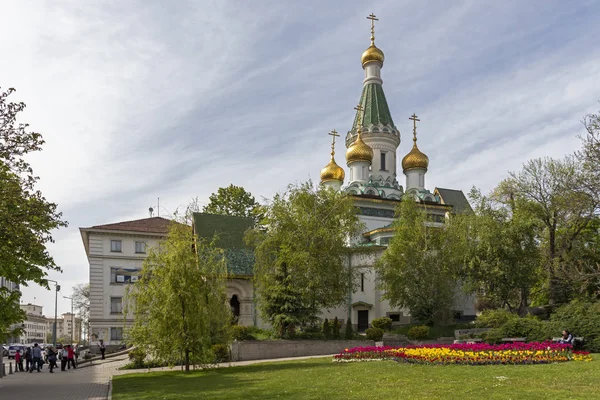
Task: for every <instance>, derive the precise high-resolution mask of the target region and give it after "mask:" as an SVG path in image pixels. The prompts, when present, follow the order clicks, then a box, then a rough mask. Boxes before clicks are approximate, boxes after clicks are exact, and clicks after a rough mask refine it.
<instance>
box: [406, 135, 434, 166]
mask: <svg viewBox="0 0 600 400" xmlns="http://www.w3.org/2000/svg"><path fill="white" fill-rule="evenodd" d="M427 167H429V157H427V155H426V154H425V153H423V152H421V150H419V148H418V147H417V141H416V140H415V141H414V144H413V148H412V150H411V151H410V153H408V154H407V155H405V156H404V158H403V159H402V170H404V171H406V170H409V169H413V168H422V169H425V170H426V169H427Z"/></svg>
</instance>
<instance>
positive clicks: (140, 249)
mask: <svg viewBox="0 0 600 400" xmlns="http://www.w3.org/2000/svg"><path fill="white" fill-rule="evenodd" d="M135 252H136V253H138V254H140V253H145V252H146V242H135Z"/></svg>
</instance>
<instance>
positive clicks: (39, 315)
mask: <svg viewBox="0 0 600 400" xmlns="http://www.w3.org/2000/svg"><path fill="white" fill-rule="evenodd" d="M21 310H23V311H25V313H27V319H25V321H23V323H22V328H23V333H22V334H21V336H20V337H19V339H18V342H19V343H23V344H30V343H45V342H46V335H47V334H48V325H47V323H46V317H44V314H43V312H42V311H43V307H42V306H38V305H36V304H31V303H28V304H21Z"/></svg>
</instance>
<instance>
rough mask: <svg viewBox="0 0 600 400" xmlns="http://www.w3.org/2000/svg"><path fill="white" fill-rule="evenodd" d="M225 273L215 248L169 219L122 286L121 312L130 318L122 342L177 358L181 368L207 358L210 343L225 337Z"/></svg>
mask: <svg viewBox="0 0 600 400" xmlns="http://www.w3.org/2000/svg"><path fill="white" fill-rule="evenodd" d="M192 245H194V246H195V247H193V246H192ZM194 248H195V250H196V252H194V251H192V249H194ZM225 277H226V266H225V260H224V258H223V256H222V252H221V250H219V249H216V248H215V247H214V246H213V245H212V244H211V243H208V242H207V241H206V240H203V239H200V238H194V236H193V235H192V231H191V228H190V227H189V226H186V225H183V224H178V223H173V224H171V227H170V231H169V234H168V237H167V238H166V239H165V240H164V241H163V242H162V243H161V245H160V246H156V247H152V248H150V249H149V252H148V256H147V258H146V259H145V260H144V264H143V268H142V272H141V277H140V280H139V281H138V282H137V283H136V284H134V285H130V286H128V288H127V292H126V293H127V294H126V303H125V304H126V307H125V310H124V311H125V312H124V315H125V316H127V315H130V316H133V317H134V322H133V325H132V327H131V329H130V330H129V331H128V332H127V339H128V342H129V343H132V344H134V345H136V346H138V347H141V348H144V349H146V351H147V352H148V354H149V355H150V356H151V358H152V359H153V360H156V361H157V362H166V363H169V364H171V365H173V364H175V363H176V362H178V361H179V360H181V359H183V360H184V363H185V365H186V370H189V365H190V363H193V364H206V363H211V362H213V360H214V357H213V356H214V355H213V353H212V351H211V345H213V344H217V343H227V342H228V340H229V337H228V327H229V323H230V321H231V311H230V309H229V307H228V306H227V302H226V296H225Z"/></svg>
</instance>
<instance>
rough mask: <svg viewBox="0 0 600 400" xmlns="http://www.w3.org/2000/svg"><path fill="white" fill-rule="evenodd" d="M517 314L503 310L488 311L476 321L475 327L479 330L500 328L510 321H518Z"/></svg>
mask: <svg viewBox="0 0 600 400" xmlns="http://www.w3.org/2000/svg"><path fill="white" fill-rule="evenodd" d="M518 318H519V316H518V315H517V314H513V313H511V312H510V311H507V310H505V309H503V308H499V309H497V310H486V311H484V312H483V313H481V315H480V316H479V317H477V320H475V326H477V327H478V328H500V327H502V326H503V325H504V324H505V323H507V322H508V321H509V320H512V319H518Z"/></svg>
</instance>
